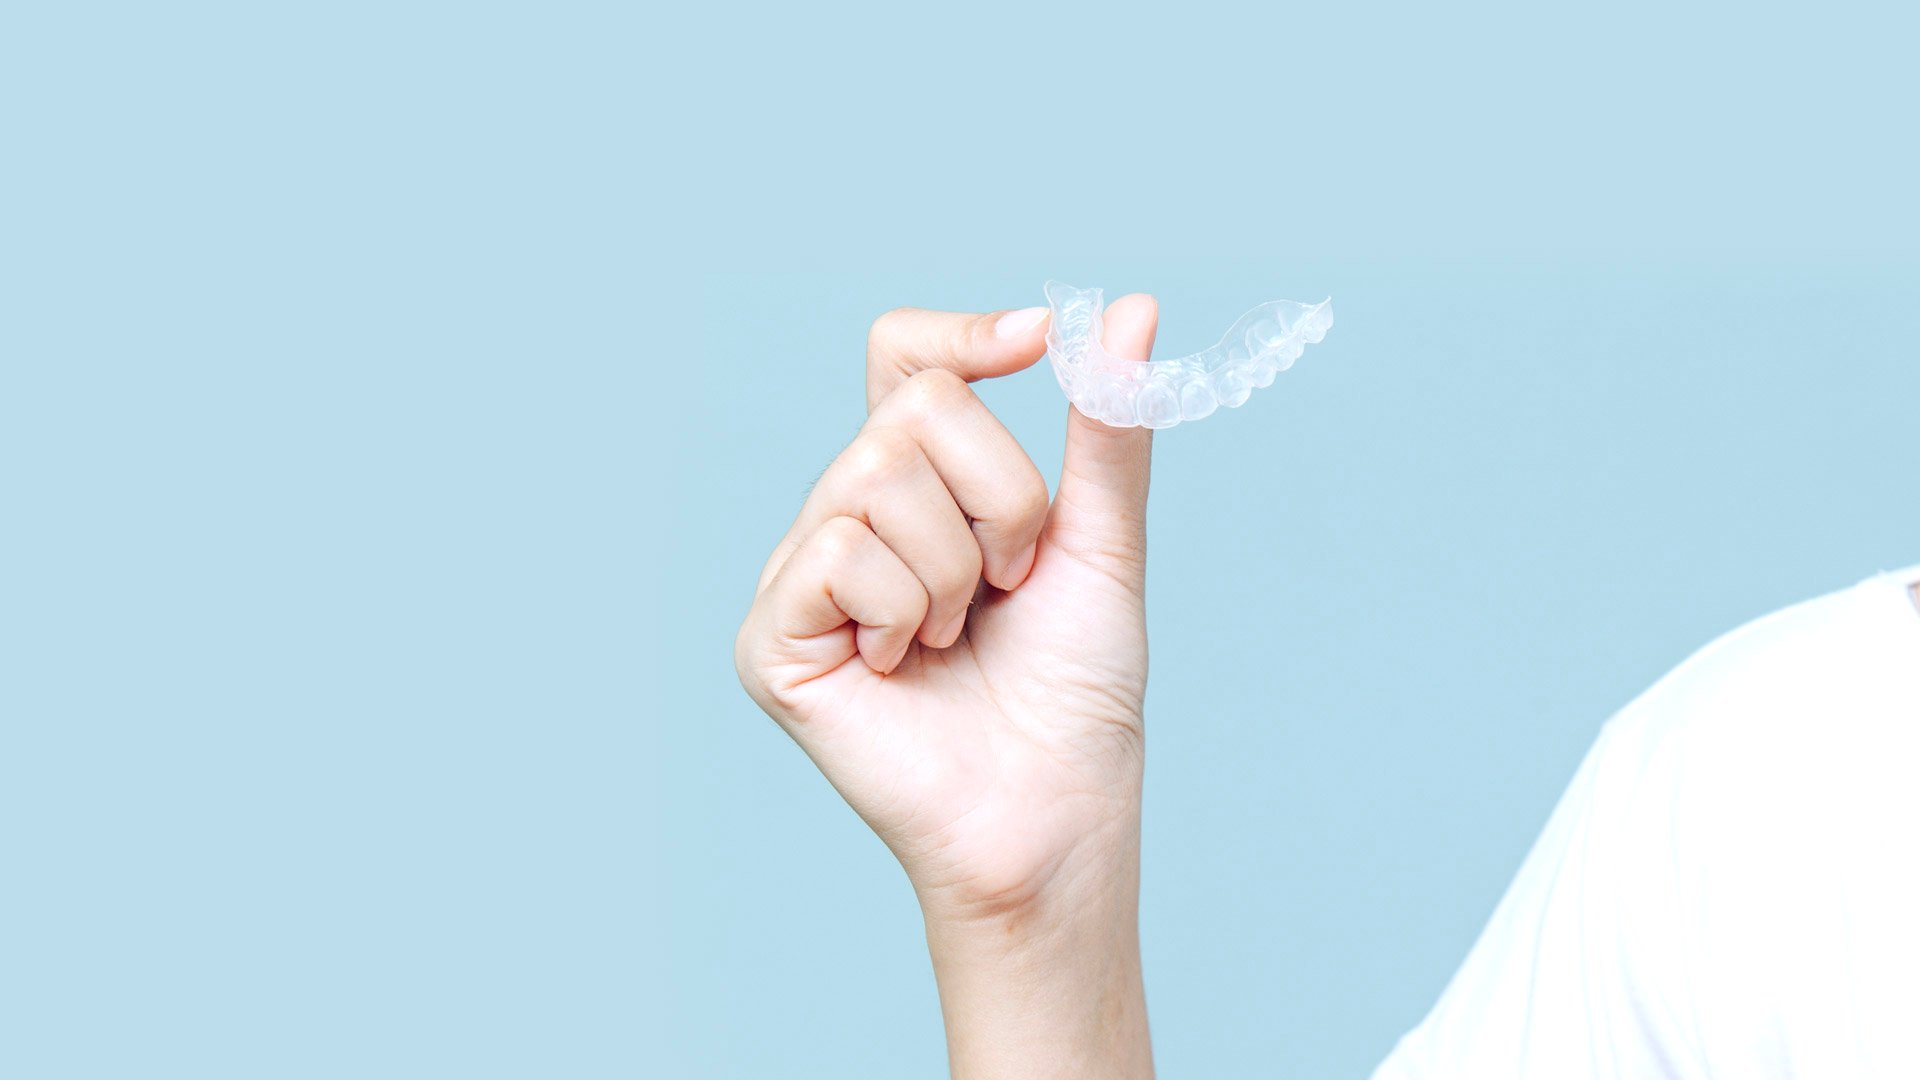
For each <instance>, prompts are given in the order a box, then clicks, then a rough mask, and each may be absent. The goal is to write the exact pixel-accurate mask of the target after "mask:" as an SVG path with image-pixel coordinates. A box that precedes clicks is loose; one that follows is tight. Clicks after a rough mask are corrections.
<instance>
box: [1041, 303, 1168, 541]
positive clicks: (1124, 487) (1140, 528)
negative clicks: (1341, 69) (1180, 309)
mask: <svg viewBox="0 0 1920 1080" xmlns="http://www.w3.org/2000/svg"><path fill="white" fill-rule="evenodd" d="M1159 326H1160V305H1159V304H1158V303H1157V302H1156V301H1155V300H1154V298H1153V297H1151V296H1148V295H1146V294H1145V293H1133V294H1131V295H1128V296H1123V297H1121V298H1120V299H1118V300H1115V301H1114V302H1113V303H1112V304H1109V305H1108V306H1107V311H1106V318H1105V321H1104V323H1103V324H1102V332H1101V343H1102V344H1103V345H1104V346H1105V347H1106V351H1107V354H1108V355H1110V356H1113V357H1116V358H1121V359H1130V360H1145V359H1147V358H1148V356H1149V355H1150V354H1151V353H1152V352H1153V336H1154V332H1155V331H1156V330H1157V329H1159ZM1152 460H1153V432H1152V431H1151V430H1149V429H1147V428H1143V427H1133V428H1117V427H1108V426H1107V425H1106V424H1103V423H1101V422H1100V421H1098V420H1095V419H1092V418H1091V417H1088V416H1084V415H1082V414H1081V412H1080V410H1078V409H1076V408H1074V407H1073V406H1071V405H1069V406H1067V446H1066V456H1065V459H1064V462H1063V464H1062V466H1061V470H1060V489H1059V492H1058V494H1057V495H1056V496H1055V498H1054V503H1053V513H1052V517H1051V519H1050V521H1049V524H1050V526H1051V528H1052V530H1053V532H1054V534H1055V539H1056V540H1057V541H1058V542H1060V543H1061V544H1063V545H1066V546H1068V547H1070V548H1071V547H1079V548H1081V549H1084V550H1086V551H1089V552H1092V551H1108V552H1112V551H1120V552H1127V553H1144V552H1145V550H1146V524H1147V475H1148V471H1149V467H1150V466H1151V464H1152Z"/></svg>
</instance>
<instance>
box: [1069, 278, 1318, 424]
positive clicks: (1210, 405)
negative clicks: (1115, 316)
mask: <svg viewBox="0 0 1920 1080" xmlns="http://www.w3.org/2000/svg"><path fill="white" fill-rule="evenodd" d="M1047 306H1048V307H1049V308H1051V309H1052V313H1053V319H1052V321H1051V322H1050V323H1049V324H1048V327H1047V359H1049V360H1051V361H1053V373H1054V375H1055V376H1056V377H1057V378H1059V380H1060V389H1062V390H1065V391H1066V392H1067V400H1068V401H1071V402H1073V404H1074V407H1075V408H1077V409H1079V410H1080V411H1081V412H1083V413H1085V414H1086V415H1088V416H1091V417H1093V418H1094V419H1095V420H1099V421H1101V422H1102V423H1105V424H1108V425H1111V426H1113V427H1150V428H1167V427H1172V426H1173V425H1175V424H1177V423H1179V422H1180V421H1182V420H1198V419H1201V418H1202V417H1204V416H1207V415H1208V414H1210V413H1212V412H1213V410H1215V409H1217V408H1219V407H1220V406H1222V405H1225V406H1226V407H1227V408H1229V409H1235V408H1239V407H1240V406H1241V405H1242V404H1244V403H1245V402H1246V400H1247V398H1248V397H1249V396H1251V395H1252V394H1253V391H1254V388H1255V387H1264V386H1268V385H1271V384H1272V382H1273V377H1274V376H1275V375H1277V374H1279V373H1280V372H1282V371H1285V370H1287V369H1288V368H1290V367H1292V366H1293V362H1294V361H1295V360H1298V359H1299V358H1300V354H1301V352H1302V351H1304V350H1305V349H1306V347H1307V346H1308V345H1315V344H1318V343H1319V341H1320V339H1321V338H1324V337H1326V336H1327V330H1328V329H1330V328H1331V327H1332V326H1333V299H1332V298H1331V297H1329V298H1327V299H1325V300H1322V301H1320V302H1319V303H1318V304H1299V303H1295V302H1293V301H1291V300H1275V301H1272V302H1271V303H1266V304H1261V305H1260V306H1259V307H1257V308H1254V309H1253V310H1252V311H1249V312H1247V313H1246V314H1245V315H1242V316H1240V318H1239V321H1237V322H1235V323H1234V324H1233V327H1232V328H1231V329H1229V330H1228V331H1227V333H1226V336H1224V337H1222V338H1221V339H1220V341H1219V342H1218V343H1217V344H1215V345H1214V346H1213V347H1212V348H1210V349H1206V350H1204V351H1202V352H1197V353H1194V354H1193V355H1191V356H1182V357H1179V358H1177V359H1173V360H1154V361H1151V362H1148V363H1142V362H1141V361H1138V360H1120V359H1116V358H1114V357H1112V356H1109V355H1107V351H1106V350H1105V349H1104V348H1102V347H1101V346H1100V312H1101V309H1102V307H1103V306H1104V305H1103V304H1102V303H1101V296H1100V290H1099V289H1076V288H1074V287H1073V286H1071V285H1063V284H1061V283H1060V282H1058V281H1049V282H1047Z"/></svg>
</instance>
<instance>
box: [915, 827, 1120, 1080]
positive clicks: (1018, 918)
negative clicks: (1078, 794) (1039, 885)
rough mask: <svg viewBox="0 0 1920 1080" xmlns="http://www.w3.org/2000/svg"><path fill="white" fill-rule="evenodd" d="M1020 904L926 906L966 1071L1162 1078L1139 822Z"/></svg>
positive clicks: (952, 1053)
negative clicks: (1008, 907) (976, 909)
mask: <svg viewBox="0 0 1920 1080" xmlns="http://www.w3.org/2000/svg"><path fill="white" fill-rule="evenodd" d="M1124 832H1125V833H1126V835H1123V836H1121V837H1118V838H1116V839H1114V840H1112V841H1108V842H1103V843H1102V844H1101V845H1100V846H1101V847H1102V848H1106V849H1107V851H1106V852H1105V853H1104V854H1103V855H1102V856H1100V858H1099V860H1098V863H1097V865H1091V866H1087V867H1082V868H1079V872H1078V873H1076V874H1070V875H1064V876H1063V877H1064V880H1061V883H1060V885H1059V886H1058V887H1057V888H1055V889H1052V890H1050V891H1047V892H1044V893H1042V894H1040V895H1039V896H1037V897H1036V898H1035V899H1034V901H1033V902H1032V903H1030V904H1028V905H1025V906H1023V907H1022V908H1020V909H1019V910H1016V911H1009V912H999V913H995V914H992V915H985V916H982V915H977V914H954V913H947V912H942V911H940V910H938V905H928V907H927V912H926V914H927V945H928V948H929V950H930V951H931V953H932V955H933V964H934V974H935V976H936V978H937V980H938V982H939V986H940V1008H941V1012H942V1013H943V1014H944V1017H945V1020H946V1028H947V1053H948V1057H949V1060H950V1062H951V1066H952V1071H953V1075H954V1076H955V1077H956V1078H959V1080H972V1078H978V1077H996V1078H997V1077H1114V1078H1125V1080H1131V1078H1136V1077H1150V1076H1152V1075H1153V1055H1152V1050H1151V1047H1150V1044H1149V1041H1148V1035H1147V1005H1146V991H1145V986H1144V983H1143V981H1142V978H1141V971H1140V936H1139V893H1140V871H1139V827H1138V823H1137V821H1136V822H1130V823H1129V824H1128V826H1127V828H1126V829H1125V830H1124Z"/></svg>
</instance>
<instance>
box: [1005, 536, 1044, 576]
mask: <svg viewBox="0 0 1920 1080" xmlns="http://www.w3.org/2000/svg"><path fill="white" fill-rule="evenodd" d="M1039 553H1040V541H1038V540H1035V541H1034V542H1033V543H1031V544H1028V545H1027V550H1026V551H1024V552H1022V553H1021V554H1020V555H1019V556H1017V557H1015V558H1014V560H1013V562H1011V563H1009V564H1007V577H1009V578H1011V579H1012V580H1013V584H1014V586H1015V587H1018V586H1019V585H1020V584H1021V583H1023V582H1025V581H1026V580H1027V574H1029V573H1031V572H1032V570H1033V557H1034V556H1035V555H1037V554H1039Z"/></svg>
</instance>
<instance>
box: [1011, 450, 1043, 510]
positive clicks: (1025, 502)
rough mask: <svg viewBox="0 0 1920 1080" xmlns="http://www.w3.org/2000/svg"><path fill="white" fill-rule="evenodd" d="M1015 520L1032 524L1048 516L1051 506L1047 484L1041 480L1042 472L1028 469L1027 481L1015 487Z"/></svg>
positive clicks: (1013, 498) (1012, 495) (1013, 497)
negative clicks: (1048, 509)
mask: <svg viewBox="0 0 1920 1080" xmlns="http://www.w3.org/2000/svg"><path fill="white" fill-rule="evenodd" d="M1011 498H1012V500H1013V516H1014V520H1016V521H1019V522H1022V523H1025V524H1031V523H1033V522H1034V521H1036V520H1038V519H1040V518H1043V517H1045V516H1046V513H1047V508H1048V506H1049V503H1048V500H1047V482H1046V481H1045V480H1044V479H1042V478H1041V476H1040V470H1038V469H1035V468H1033V467H1032V466H1031V465H1029V466H1028V467H1027V475H1026V477H1025V479H1023V480H1021V481H1020V482H1019V483H1018V484H1015V485H1014V486H1013V491H1012V494H1011Z"/></svg>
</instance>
